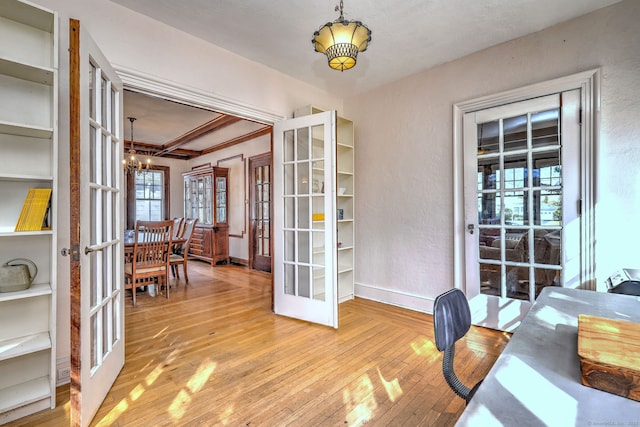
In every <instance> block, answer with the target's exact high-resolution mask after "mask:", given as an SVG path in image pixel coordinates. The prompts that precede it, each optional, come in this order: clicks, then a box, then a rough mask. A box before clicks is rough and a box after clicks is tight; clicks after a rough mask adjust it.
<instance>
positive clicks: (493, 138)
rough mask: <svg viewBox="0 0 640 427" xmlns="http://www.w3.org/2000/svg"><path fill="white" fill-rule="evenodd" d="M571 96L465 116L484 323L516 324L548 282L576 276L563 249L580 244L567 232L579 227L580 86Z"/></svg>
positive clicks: (471, 224) (471, 252)
mask: <svg viewBox="0 0 640 427" xmlns="http://www.w3.org/2000/svg"><path fill="white" fill-rule="evenodd" d="M564 98H566V99H563V94H557V95H551V96H547V97H543V98H538V99H535V100H530V101H525V102H520V103H516V104H511V105H507V106H503V107H496V108H492V109H488V110H483V111H479V112H476V113H468V114H466V115H465V187H466V190H465V196H466V197H465V210H466V215H467V224H468V225H467V254H468V258H467V270H468V273H467V274H468V278H467V283H468V284H474V285H475V287H474V289H473V290H472V292H468V294H471V295H468V297H472V296H473V295H475V294H479V295H481V298H479V300H481V301H483V302H486V301H491V303H490V304H488V305H487V304H484V303H483V304H481V306H482V308H483V310H482V314H481V315H480V316H479V319H477V320H478V323H481V324H482V322H487V323H486V325H488V326H491V327H495V328H497V329H502V328H507V329H508V328H511V327H515V326H517V324H518V322H519V320H520V319H521V317H523V316H524V314H526V312H527V311H528V308H529V306H530V304H531V303H533V301H534V300H535V299H536V297H537V296H538V294H539V293H540V291H541V290H542V288H544V287H545V286H564V285H565V283H567V279H568V278H569V277H572V276H573V275H574V273H573V272H572V273H571V274H570V275H567V270H566V268H565V257H564V256H563V254H566V253H567V251H566V247H565V245H569V246H571V247H575V246H576V245H577V244H578V242H576V241H575V240H574V239H573V237H572V238H571V240H568V239H567V238H568V237H570V236H571V233H570V234H569V236H568V235H567V232H568V231H570V230H571V228H572V227H575V226H577V225H576V224H575V222H574V220H575V219H576V216H577V214H576V212H575V209H576V208H575V206H576V201H577V200H578V198H579V185H578V176H579V173H578V170H577V167H576V166H577V162H578V159H579V131H578V129H579V122H578V119H577V114H578V113H577V112H578V104H579V103H578V102H577V101H578V100H579V98H578V92H577V91H574V93H573V94H571V93H568V94H566V95H564ZM567 100H572V101H574V102H563V101H567ZM467 136H468V137H469V139H466V137H467ZM467 141H469V142H468V144H469V145H467ZM467 147H469V148H470V149H469V150H467ZM487 307H493V308H492V309H490V310H489V309H487ZM503 310H504V311H503ZM507 313H512V314H507Z"/></svg>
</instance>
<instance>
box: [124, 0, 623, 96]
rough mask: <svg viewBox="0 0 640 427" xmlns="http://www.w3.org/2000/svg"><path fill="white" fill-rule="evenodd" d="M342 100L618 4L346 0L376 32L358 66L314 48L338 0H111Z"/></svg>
mask: <svg viewBox="0 0 640 427" xmlns="http://www.w3.org/2000/svg"><path fill="white" fill-rule="evenodd" d="M112 1H113V2H114V3H118V4H120V5H123V6H125V7H127V8H129V9H132V10H134V11H137V12H139V13H142V14H144V15H147V16H149V17H151V18H154V19H156V20H158V21H161V22H164V23H166V24H168V25H170V26H172V27H175V28H178V29H180V30H182V31H185V32H187V33H190V34H192V35H194V36H196V37H199V38H201V39H204V40H207V41H209V42H211V43H213V44H215V45H217V46H219V47H222V48H224V49H226V50H229V51H232V52H235V53H236V54H238V55H241V56H243V57H246V58H248V59H250V60H253V61H256V62H259V63H262V64H264V65H267V66H269V67H271V68H274V69H276V70H279V71H281V72H282V73H285V74H288V75H290V76H292V77H294V78H296V79H299V80H302V81H305V82H307V83H309V84H311V85H313V86H317V87H320V88H323V89H325V90H327V91H329V92H332V93H335V94H338V95H340V96H342V97H345V96H350V95H353V94H357V93H361V92H364V91H368V90H370V89H373V88H375V87H378V86H380V85H384V84H386V83H390V82H392V81H395V80H398V79H401V78H403V77H406V76H409V75H411V74H414V73H417V72H420V71H422V70H425V69H428V68H431V67H433V66H435V65H438V64H442V63H445V62H448V61H452V60H454V59H456V58H460V57H462V56H465V55H467V54H470V53H472V52H476V51H478V50H481V49H484V48H487V47H489V46H493V45H496V44H499V43H502V42H505V41H508V40H512V39H515V38H518V37H520V36H523V35H525V34H529V33H533V32H536V31H540V30H542V29H544V28H547V27H549V26H552V25H554V24H557V23H560V22H563V21H566V20H569V19H571V18H574V17H576V16H579V15H583V14H585V13H588V12H591V11H593V10H596V9H599V8H601V7H604V6H608V5H611V4H613V3H617V2H618V1H620V0H396V1H384V2H383V1H379V0H378V1H376V0H345V1H344V16H345V18H346V19H349V20H359V21H362V22H363V23H364V24H366V25H367V26H368V27H369V28H370V29H371V32H372V41H371V44H370V46H369V48H368V49H367V51H365V52H363V53H361V54H360V55H359V56H358V63H357V65H356V66H355V68H353V69H351V70H347V71H345V72H340V71H336V70H332V69H330V68H329V67H328V66H327V61H326V57H325V56H324V55H322V54H320V53H317V52H315V51H314V50H313V45H312V43H311V38H312V36H313V32H314V31H316V30H317V29H318V28H319V27H320V26H322V25H323V24H325V23H326V22H329V21H333V20H335V19H336V18H337V17H338V13H337V12H335V11H334V8H335V6H336V5H337V4H338V3H339V0H322V1H318V0H270V1H267V0H226V1H225V0H180V1H178V0H112Z"/></svg>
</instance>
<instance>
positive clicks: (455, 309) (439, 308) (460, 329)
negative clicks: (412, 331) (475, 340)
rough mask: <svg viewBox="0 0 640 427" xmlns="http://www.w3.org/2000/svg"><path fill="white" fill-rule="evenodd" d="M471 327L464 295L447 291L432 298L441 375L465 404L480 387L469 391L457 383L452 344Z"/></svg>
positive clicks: (459, 382) (456, 291)
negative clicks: (440, 358) (442, 354)
mask: <svg viewBox="0 0 640 427" xmlns="http://www.w3.org/2000/svg"><path fill="white" fill-rule="evenodd" d="M470 327H471V310H470V309H469V303H468V302H467V298H466V297H465V295H464V293H462V291H461V290H460V289H451V290H449V291H447V292H445V293H443V294H441V295H438V296H437V297H436V300H435V302H434V304H433V331H434V335H435V338H436V347H437V348H438V350H439V351H444V356H443V359H442V373H443V375H444V378H445V380H446V381H447V384H448V385H449V387H451V390H453V391H454V393H455V394H457V395H458V396H460V397H461V398H463V399H464V400H465V402H466V404H468V403H469V401H470V400H471V398H472V397H473V395H474V394H475V392H476V390H477V389H478V387H479V386H480V384H481V383H482V381H479V382H478V383H477V384H476V385H475V386H473V387H472V388H469V387H467V386H466V385H464V384H463V383H462V381H460V380H459V379H458V376H457V375H456V373H455V371H454V369H453V359H454V356H455V345H456V341H458V340H459V339H460V338H462V337H464V336H465V334H466V333H467V331H468V330H469V328H470Z"/></svg>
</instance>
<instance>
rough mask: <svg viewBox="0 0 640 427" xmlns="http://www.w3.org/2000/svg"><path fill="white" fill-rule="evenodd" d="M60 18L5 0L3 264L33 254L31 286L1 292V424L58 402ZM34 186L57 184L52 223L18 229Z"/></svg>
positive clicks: (0, 69)
mask: <svg viewBox="0 0 640 427" xmlns="http://www.w3.org/2000/svg"><path fill="white" fill-rule="evenodd" d="M57 117H58V17H57V14H56V13H55V12H53V11H50V10H47V9H44V8H41V7H39V6H37V5H34V4H32V3H28V2H26V1H19V0H1V1H0V158H2V161H1V162H0V200H1V202H0V265H3V264H4V263H5V262H7V261H9V260H11V259H14V258H27V259H30V260H32V261H33V262H34V263H35V264H36V265H37V267H38V274H37V275H36V277H35V280H34V282H33V284H32V285H31V287H30V288H29V289H27V290H25V291H16V292H4V293H0V424H3V423H6V422H9V421H12V420H15V419H17V418H21V417H23V416H25V415H28V414H30V413H33V412H36V411H40V410H43V409H49V408H53V407H55V395H56V394H55V386H56V378H55V372H56V370H55V367H56V364H55V358H56V346H55V338H56V330H55V322H56V283H55V281H56V233H57V230H56V221H57V218H56V213H57V209H56V208H57V194H56V193H57V160H58V159H57V155H58V145H57V133H58V132H57V121H58V119H57ZM30 188H51V189H53V192H52V196H51V214H50V219H51V221H50V226H51V227H50V228H51V229H47V230H42V231H21V232H16V231H14V230H15V226H16V224H17V222H18V218H19V217H20V212H21V210H22V206H23V204H24V201H25V198H26V196H27V193H28V191H29V189H30Z"/></svg>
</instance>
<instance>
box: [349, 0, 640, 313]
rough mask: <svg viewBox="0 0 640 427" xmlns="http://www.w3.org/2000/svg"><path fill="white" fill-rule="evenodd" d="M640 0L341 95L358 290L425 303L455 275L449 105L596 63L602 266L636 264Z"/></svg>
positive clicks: (599, 270) (639, 263) (602, 274)
mask: <svg viewBox="0 0 640 427" xmlns="http://www.w3.org/2000/svg"><path fill="white" fill-rule="evenodd" d="M639 21H640V2H639V1H636V0H627V1H625V2H622V3H619V4H616V5H613V6H611V7H608V8H605V9H601V10H600V11H596V12H594V13H591V14H589V15H585V16H583V17H580V18H577V19H574V20H572V21H569V22H566V23H564V24H560V25H558V26H555V27H552V28H549V29H546V30H543V31H541V32H538V33H535V34H532V35H529V36H526V37H523V38H520V39H517V40H513V41H511V42H508V43H504V44H501V45H498V46H495V47H492V48H489V49H486V50H484V51H481V52H478V53H475V54H472V55H469V56H467V57H464V58H462V59H459V60H457V61H453V62H450V63H447V64H444V65H442V66H439V67H436V68H433V69H430V70H427V71H425V72H422V73H419V74H416V75H413V76H411V77H410V78H407V79H404V80H402V81H398V82H395V83H392V84H389V85H387V86H385V87H383V88H380V89H378V90H375V91H372V92H369V93H366V94H364V95H362V96H359V97H356V98H353V99H347V100H345V110H344V115H345V116H346V117H349V118H351V119H352V120H353V121H354V123H355V128H356V152H357V155H356V194H357V197H356V212H357V217H356V224H357V228H356V247H357V252H356V282H357V286H356V295H360V296H365V297H368V298H372V299H378V300H382V301H386V302H391V303H394V304H398V305H403V306H407V307H413V308H416V309H419V310H427V311H430V310H431V308H432V303H433V299H434V298H435V297H436V296H437V295H438V294H439V293H441V292H443V291H445V290H447V289H449V288H451V287H452V286H453V231H452V217H453V197H452V194H453V191H454V189H453V180H452V176H453V148H452V147H453V136H452V128H453V123H452V116H453V115H452V107H453V104H454V103H456V102H460V101H465V100H470V99H473V98H477V97H480V96H484V95H490V94H492V93H497V92H501V91H505V90H509V89H514V88H518V87H522V86H526V85H529V84H532V83H538V82H542V81H545V80H550V79H553V78H556V77H562V76H565V75H570V74H574V73H577V72H580V71H585V70H590V69H594V68H597V67H600V68H601V71H602V82H601V83H602V86H601V89H602V98H601V99H602V105H601V121H600V124H601V132H600V135H599V140H598V146H597V148H596V176H595V184H596V193H597V194H596V201H597V209H596V214H595V215H596V275H597V280H598V281H599V282H602V281H603V280H604V279H606V277H607V276H608V275H609V274H611V273H612V272H613V271H614V270H616V269H618V268H621V267H640V257H639V256H638V251H637V242H638V241H640V227H638V225H637V220H638V218H640V167H638V164H640V145H639V142H640V120H639V117H640V101H639V100H640V26H639V25H638V22H639Z"/></svg>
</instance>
